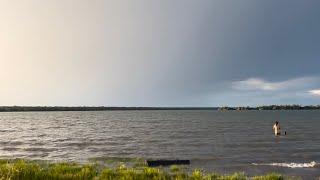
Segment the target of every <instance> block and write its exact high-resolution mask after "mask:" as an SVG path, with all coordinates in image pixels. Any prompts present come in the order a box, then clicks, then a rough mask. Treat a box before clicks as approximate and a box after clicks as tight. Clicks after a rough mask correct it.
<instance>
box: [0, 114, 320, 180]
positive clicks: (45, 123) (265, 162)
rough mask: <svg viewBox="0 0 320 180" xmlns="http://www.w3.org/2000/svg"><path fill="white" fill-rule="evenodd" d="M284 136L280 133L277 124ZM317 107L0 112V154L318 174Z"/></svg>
mask: <svg viewBox="0 0 320 180" xmlns="http://www.w3.org/2000/svg"><path fill="white" fill-rule="evenodd" d="M276 120H278V121H279V122H280V125H281V128H282V131H287V135H286V136H280V137H275V136H274V135H273V132H272V125H273V122H274V121H276ZM319 127H320V111H241V112H238V111H226V112H221V111H205V110H193V111H182V110H180V111H174V110H171V111H96V112H94V111H92V112H10V113H8V112H7V113H0V158H2V159H12V158H24V159H40V160H53V161H76V162H87V161H89V160H92V159H95V160H98V161H99V160H106V159H108V158H110V157H121V158H137V157H138V158H143V159H148V158H152V159H166V158H168V159H190V160H191V165H190V168H202V169H204V170H206V171H210V172H212V171H214V172H220V173H232V172H239V171H243V172H245V173H247V174H252V175H254V174H263V173H266V172H279V173H283V174H287V175H298V176H301V177H305V178H313V177H319V176H320V167H319V163H320V130H319Z"/></svg>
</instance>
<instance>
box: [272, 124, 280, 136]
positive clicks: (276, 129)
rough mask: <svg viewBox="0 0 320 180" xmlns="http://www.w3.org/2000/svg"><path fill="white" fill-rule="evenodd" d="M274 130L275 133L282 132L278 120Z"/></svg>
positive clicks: (277, 134)
mask: <svg viewBox="0 0 320 180" xmlns="http://www.w3.org/2000/svg"><path fill="white" fill-rule="evenodd" d="M273 130H274V135H276V136H279V135H280V134H281V132H280V124H279V122H278V121H276V123H274V125H273Z"/></svg>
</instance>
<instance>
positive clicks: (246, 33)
mask: <svg viewBox="0 0 320 180" xmlns="http://www.w3.org/2000/svg"><path fill="white" fill-rule="evenodd" d="M319 9H320V1H318V0H308V1H303V0H281V1H279V0H268V1H265V0H243V1H239V0H196V1H195V0H159V1H150V0H136V1H129V0H123V1H121V0H65V1H57V0H22V1H17V0H10V1H9V0H0V22H1V23H0V105H28V106H38V105H40V106H44V105H46V106H257V105H270V104H301V105H316V104H320V70H319V69H320V23H319V19H320V10H319Z"/></svg>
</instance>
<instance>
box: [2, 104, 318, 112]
mask: <svg viewBox="0 0 320 180" xmlns="http://www.w3.org/2000/svg"><path fill="white" fill-rule="evenodd" d="M132 110H218V111H247V110H320V105H310V106H301V105H268V106H257V107H249V106H247V107H227V106H226V107H106V106H99V107H94V106H76V107H70V106H0V112H26V111H132Z"/></svg>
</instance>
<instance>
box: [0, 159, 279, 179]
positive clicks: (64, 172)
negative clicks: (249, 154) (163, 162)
mask: <svg viewBox="0 0 320 180" xmlns="http://www.w3.org/2000/svg"><path fill="white" fill-rule="evenodd" d="M0 179H12V180H16V179H18V180H20V179H21V180H22V179H23V180H29V179H30V180H31V179H32V180H40V179H41V180H42V179H48V180H58V179H63V180H73V179H74V180H78V179H83V180H87V179H88V180H91V179H92V180H114V179H115V180H118V179H119V180H246V179H253V180H282V179H285V178H284V177H283V176H281V175H279V174H275V173H271V174H267V175H263V176H256V177H248V176H246V175H245V174H244V173H234V174H231V175H220V174H215V173H206V172H204V171H202V170H198V169H195V170H193V171H192V172H191V173H187V172H186V171H185V170H183V169H181V168H180V167H179V166H171V167H170V168H169V169H168V170H165V169H163V168H150V167H146V166H138V167H126V166H125V165H124V164H122V165H119V166H118V167H113V168H110V167H107V166H105V167H101V166H100V165H98V164H95V163H89V164H76V163H50V162H40V161H25V160H0Z"/></svg>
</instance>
